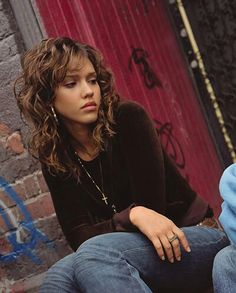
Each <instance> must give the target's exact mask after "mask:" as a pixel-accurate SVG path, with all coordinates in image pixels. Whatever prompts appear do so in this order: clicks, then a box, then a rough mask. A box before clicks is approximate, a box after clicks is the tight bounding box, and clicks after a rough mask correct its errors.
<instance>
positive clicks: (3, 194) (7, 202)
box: [0, 189, 16, 209]
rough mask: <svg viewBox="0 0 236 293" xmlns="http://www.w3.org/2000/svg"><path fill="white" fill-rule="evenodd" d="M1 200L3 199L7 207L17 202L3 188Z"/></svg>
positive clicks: (0, 193)
mask: <svg viewBox="0 0 236 293" xmlns="http://www.w3.org/2000/svg"><path fill="white" fill-rule="evenodd" d="M0 201H2V202H3V204H4V205H5V206H6V207H11V206H14V205H16V203H15V202H14V201H13V200H12V199H11V198H10V197H9V196H8V195H7V193H6V192H5V191H4V190H2V189H0ZM0 207H1V208H3V209H4V207H2V206H1V205H0Z"/></svg>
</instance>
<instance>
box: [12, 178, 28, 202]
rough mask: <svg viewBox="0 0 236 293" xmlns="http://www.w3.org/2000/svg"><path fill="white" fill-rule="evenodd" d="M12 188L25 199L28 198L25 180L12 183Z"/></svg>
mask: <svg viewBox="0 0 236 293" xmlns="http://www.w3.org/2000/svg"><path fill="white" fill-rule="evenodd" d="M12 188H13V189H14V191H15V192H16V193H17V195H18V196H19V197H20V198H21V199H22V200H23V201H24V200H26V199H27V196H26V190H25V185H24V183H23V182H18V183H16V184H14V185H12Z"/></svg>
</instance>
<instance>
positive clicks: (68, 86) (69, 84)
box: [64, 81, 76, 88]
mask: <svg viewBox="0 0 236 293" xmlns="http://www.w3.org/2000/svg"><path fill="white" fill-rule="evenodd" d="M75 85H76V82H74V81H71V82H67V83H66V84H64V86H65V87H67V88H73V87H74V86H75Z"/></svg>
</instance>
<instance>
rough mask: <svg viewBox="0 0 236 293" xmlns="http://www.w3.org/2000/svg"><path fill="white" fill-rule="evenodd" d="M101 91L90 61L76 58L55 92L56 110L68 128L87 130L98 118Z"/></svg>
mask: <svg viewBox="0 0 236 293" xmlns="http://www.w3.org/2000/svg"><path fill="white" fill-rule="evenodd" d="M100 102H101V91H100V87H99V85H98V83H97V75H96V72H95V70H94V67H93V65H92V63H91V62H90V60H89V59H88V58H86V57H84V58H83V57H82V58H79V57H74V58H73V59H72V60H71V62H70V64H69V69H68V71H67V74H66V77H65V79H64V81H63V82H62V83H61V84H59V86H58V87H57V88H56V90H55V100H54V108H55V110H56V112H57V114H58V115H59V117H60V118H61V119H62V121H63V122H64V123H65V125H66V126H67V128H69V129H70V128H74V127H78V128H87V127H88V126H89V125H90V124H91V123H93V122H95V121H96V120H97V118H98V110H99V106H100Z"/></svg>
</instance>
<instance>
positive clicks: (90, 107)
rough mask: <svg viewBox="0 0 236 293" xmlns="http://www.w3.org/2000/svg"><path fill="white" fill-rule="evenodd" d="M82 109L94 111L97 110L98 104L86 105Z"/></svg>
mask: <svg viewBox="0 0 236 293" xmlns="http://www.w3.org/2000/svg"><path fill="white" fill-rule="evenodd" d="M81 109H84V110H87V111H92V110H96V109H97V104H96V103H94V102H91V103H86V104H85V105H84V106H83V107H82V108H81Z"/></svg>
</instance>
